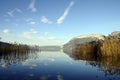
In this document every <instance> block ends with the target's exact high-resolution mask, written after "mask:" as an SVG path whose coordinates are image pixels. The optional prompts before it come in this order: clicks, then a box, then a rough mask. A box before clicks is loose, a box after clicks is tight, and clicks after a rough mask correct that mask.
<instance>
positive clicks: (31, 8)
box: [28, 0, 37, 12]
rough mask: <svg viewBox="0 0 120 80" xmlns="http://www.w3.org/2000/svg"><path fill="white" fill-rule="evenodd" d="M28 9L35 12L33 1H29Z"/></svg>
mask: <svg viewBox="0 0 120 80" xmlns="http://www.w3.org/2000/svg"><path fill="white" fill-rule="evenodd" d="M28 9H30V10H31V11H32V12H36V11H37V9H36V8H35V0H31V3H30V4H29V6H28Z"/></svg>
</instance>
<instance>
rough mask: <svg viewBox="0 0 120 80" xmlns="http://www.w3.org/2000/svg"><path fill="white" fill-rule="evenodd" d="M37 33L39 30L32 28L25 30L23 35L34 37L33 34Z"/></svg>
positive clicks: (27, 37) (28, 37) (29, 37)
mask: <svg viewBox="0 0 120 80" xmlns="http://www.w3.org/2000/svg"><path fill="white" fill-rule="evenodd" d="M37 33H38V32H37V31H35V30H34V29H31V30H30V31H26V32H23V34H22V37H24V38H26V39H33V35H34V34H37Z"/></svg>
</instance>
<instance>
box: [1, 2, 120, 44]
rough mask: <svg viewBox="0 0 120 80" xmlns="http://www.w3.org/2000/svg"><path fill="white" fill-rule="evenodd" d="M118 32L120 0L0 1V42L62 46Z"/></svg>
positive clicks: (119, 25) (119, 26)
mask: <svg viewBox="0 0 120 80" xmlns="http://www.w3.org/2000/svg"><path fill="white" fill-rule="evenodd" d="M119 30H120V0H0V37H2V39H1V40H2V41H6V42H18V43H26V44H37V45H62V44H64V43H66V42H67V41H69V40H70V39H71V38H73V37H75V36H79V35H87V34H96V33H100V34H104V35H108V34H110V33H111V32H113V31H119Z"/></svg>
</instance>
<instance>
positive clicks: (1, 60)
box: [0, 52, 37, 67]
mask: <svg viewBox="0 0 120 80" xmlns="http://www.w3.org/2000/svg"><path fill="white" fill-rule="evenodd" d="M36 58H37V53H36V52H34V53H33V52H25V53H1V54H0V66H1V67H8V66H10V65H13V64H18V63H21V62H25V61H26V60H27V59H36Z"/></svg>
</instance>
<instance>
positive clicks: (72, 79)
mask: <svg viewBox="0 0 120 80" xmlns="http://www.w3.org/2000/svg"><path fill="white" fill-rule="evenodd" d="M109 61H110V62H107V60H104V61H94V60H78V59H75V58H72V57H70V56H69V55H67V54H66V53H64V52H61V51H43V52H35V53H10V54H9V53H8V54H0V80H120V62H119V61H118V62H115V61H117V60H115V61H114V60H112V59H110V60H109Z"/></svg>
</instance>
